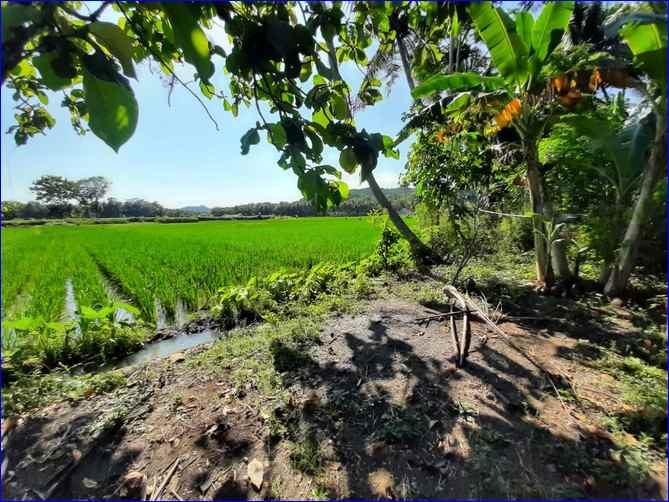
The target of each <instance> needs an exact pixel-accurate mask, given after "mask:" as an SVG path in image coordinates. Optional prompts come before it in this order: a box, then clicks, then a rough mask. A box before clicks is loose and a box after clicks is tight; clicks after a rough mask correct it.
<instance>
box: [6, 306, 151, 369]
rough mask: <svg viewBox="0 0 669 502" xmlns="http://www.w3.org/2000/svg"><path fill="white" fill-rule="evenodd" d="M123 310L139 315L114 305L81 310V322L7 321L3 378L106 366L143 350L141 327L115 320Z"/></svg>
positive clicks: (79, 316) (130, 309) (143, 340)
mask: <svg viewBox="0 0 669 502" xmlns="http://www.w3.org/2000/svg"><path fill="white" fill-rule="evenodd" d="M119 308H122V309H124V310H126V311H128V312H132V313H135V314H137V313H139V312H138V311H137V310H136V309H135V308H134V307H132V306H130V305H126V304H121V303H118V304H113V305H111V306H109V307H105V308H102V309H100V310H95V309H92V308H90V307H82V308H81V310H80V311H79V312H78V319H77V320H74V321H68V322H47V321H44V320H43V319H32V318H23V319H20V320H17V321H5V322H4V323H3V327H4V329H5V334H4V336H3V339H2V345H3V347H2V348H3V361H2V369H3V372H4V375H5V376H6V377H9V379H10V380H11V379H12V378H14V377H16V375H17V374H19V373H31V372H34V371H45V370H49V369H52V368H56V367H62V366H67V365H72V364H77V363H102V364H104V363H107V362H109V361H112V360H114V359H118V358H121V357H123V356H125V355H127V354H129V353H131V352H134V351H136V350H137V349H139V348H140V347H142V345H143V343H144V342H145V341H146V339H147V338H148V331H147V330H146V329H144V327H143V326H142V325H141V324H130V323H127V322H124V321H116V320H115V314H116V311H117V310H118V309H119Z"/></svg>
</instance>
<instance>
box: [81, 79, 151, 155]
mask: <svg viewBox="0 0 669 502" xmlns="http://www.w3.org/2000/svg"><path fill="white" fill-rule="evenodd" d="M83 73H84V93H85V96H86V98H85V100H86V105H87V108H88V113H89V117H90V118H89V121H88V125H89V126H90V128H91V131H93V134H95V135H96V136H97V137H98V138H100V139H101V140H102V141H104V142H105V143H107V144H108V145H109V146H110V147H112V148H113V149H114V151H116V152H118V150H119V148H120V147H121V145H123V144H124V143H125V142H126V141H128V140H129V139H130V138H131V137H132V135H133V133H134V132H135V128H136V127H137V117H138V115H139V111H138V107H137V101H136V100H135V95H134V94H133V92H132V89H131V88H130V86H129V85H128V84H127V80H125V79H123V77H122V76H121V75H118V78H117V79H116V80H106V79H102V78H98V77H97V76H95V75H93V74H92V73H91V72H90V71H88V70H86V69H84V71H83ZM124 80H125V81H124Z"/></svg>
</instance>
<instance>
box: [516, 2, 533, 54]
mask: <svg viewBox="0 0 669 502" xmlns="http://www.w3.org/2000/svg"><path fill="white" fill-rule="evenodd" d="M533 27H534V18H533V17H532V14H530V13H529V12H525V11H522V12H519V13H518V14H516V33H518V36H519V37H520V40H521V41H522V42H523V44H525V47H526V48H527V52H528V53H529V52H530V50H531V49H532V28H533Z"/></svg>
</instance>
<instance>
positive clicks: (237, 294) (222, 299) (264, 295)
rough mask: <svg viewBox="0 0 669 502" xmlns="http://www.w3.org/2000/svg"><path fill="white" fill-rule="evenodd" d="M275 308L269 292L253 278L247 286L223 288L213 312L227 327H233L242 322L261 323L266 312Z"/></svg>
mask: <svg viewBox="0 0 669 502" xmlns="http://www.w3.org/2000/svg"><path fill="white" fill-rule="evenodd" d="M275 306H276V302H274V300H273V299H272V296H271V295H270V293H269V291H267V289H266V288H264V287H263V286H262V285H261V284H259V282H258V279H257V278H255V277H252V278H251V279H249V281H248V283H247V284H246V286H228V287H225V288H221V289H220V290H219V293H218V296H217V298H216V303H215V305H214V306H213V307H212V309H211V311H212V314H214V316H215V317H216V318H218V319H219V320H221V321H223V322H224V324H225V326H226V327H232V326H234V325H236V324H239V323H240V322H241V321H247V322H255V321H259V320H261V319H263V314H264V313H265V312H267V311H272V310H274V309H275Z"/></svg>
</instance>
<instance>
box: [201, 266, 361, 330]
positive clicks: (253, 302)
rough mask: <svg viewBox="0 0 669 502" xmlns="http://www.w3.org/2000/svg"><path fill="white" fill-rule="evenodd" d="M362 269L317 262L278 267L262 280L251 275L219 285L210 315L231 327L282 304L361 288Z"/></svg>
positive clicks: (264, 317) (264, 314) (275, 309)
mask: <svg viewBox="0 0 669 502" xmlns="http://www.w3.org/2000/svg"><path fill="white" fill-rule="evenodd" d="M361 274H363V271H362V269H360V268H359V267H356V266H355V265H354V264H344V265H335V264H332V263H327V262H323V263H318V264H316V265H314V266H313V267H311V268H310V269H308V270H304V271H300V272H289V271H287V270H280V271H278V272H275V273H273V274H271V275H269V276H268V277H266V278H264V279H258V278H256V277H252V278H251V279H250V280H249V281H248V282H247V284H246V285H245V286H227V287H224V288H221V289H220V290H219V291H218V294H217V296H216V298H215V300H214V306H213V307H212V309H211V311H212V313H213V315H214V316H215V317H216V318H217V319H219V320H221V321H222V322H223V324H224V325H225V326H226V327H228V328H230V327H232V326H235V325H238V324H240V323H241V322H256V321H260V320H263V319H265V320H266V319H267V318H268V317H269V316H270V315H271V314H272V313H274V312H276V311H277V310H278V309H279V308H280V306H281V305H284V304H289V303H292V302H305V303H309V302H313V301H315V300H317V299H319V298H320V297H322V296H324V295H330V294H335V293H337V294H339V293H342V292H344V291H345V290H346V289H347V288H349V287H350V286H355V287H356V291H357V292H359V291H361V290H362V289H363V288H362V287H360V284H359V282H360V281H361V280H362V278H361Z"/></svg>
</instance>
